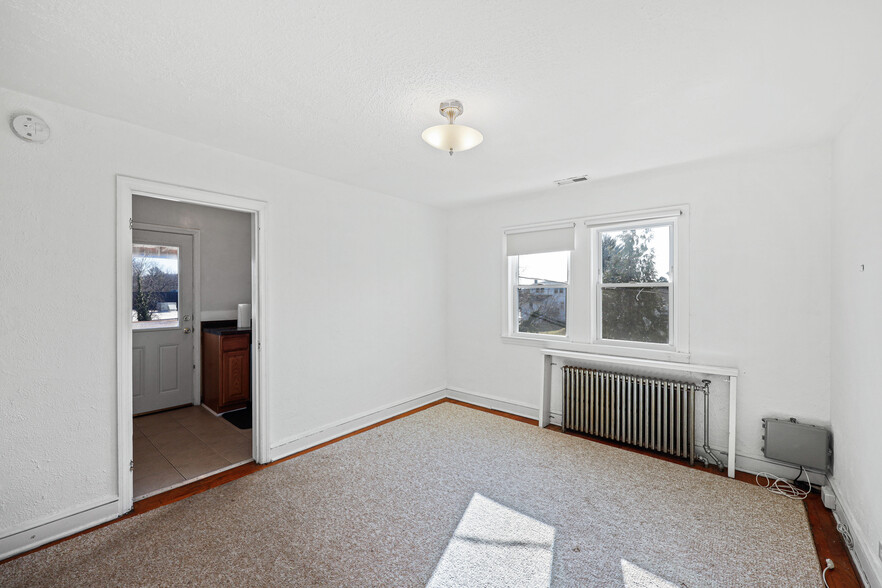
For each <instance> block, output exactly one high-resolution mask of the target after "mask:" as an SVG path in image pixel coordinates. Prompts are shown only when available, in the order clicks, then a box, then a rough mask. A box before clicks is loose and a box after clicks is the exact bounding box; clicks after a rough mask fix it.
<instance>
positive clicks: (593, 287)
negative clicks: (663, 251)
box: [502, 204, 689, 362]
mask: <svg viewBox="0 0 882 588" xmlns="http://www.w3.org/2000/svg"><path fill="white" fill-rule="evenodd" d="M554 222H555V223H556V224H561V223H565V222H574V223H576V233H575V249H574V250H573V251H571V252H570V256H569V266H568V282H567V334H566V336H557V335H536V334H532V333H519V332H518V331H517V298H516V296H517V290H516V285H517V256H512V257H508V256H507V254H506V251H505V237H504V235H503V247H502V254H503V265H502V267H503V268H504V269H503V272H502V273H503V288H504V290H503V292H504V295H503V298H504V304H503V309H502V310H503V317H502V340H503V342H505V343H513V344H519V345H531V346H542V345H545V346H547V345H548V342H549V341H555V342H557V343H556V344H555V347H557V348H559V349H561V350H565V351H585V352H590V353H599V354H604V355H617V356H622V357H634V358H641V359H657V360H662V361H674V362H688V361H689V206H688V205H685V204H684V205H678V206H672V207H666V208H654V209H646V210H638V211H632V212H624V213H615V214H607V215H600V216H591V217H581V218H574V219H565V220H563V221H554ZM550 224H552V223H541V224H534V225H519V226H514V227H506V228H505V229H504V232H510V231H520V230H531V229H534V230H539V229H540V228H541V227H543V226H548V225H550ZM661 225H671V227H672V230H671V256H670V260H671V281H670V285H669V286H668V287H669V288H670V296H669V299H668V304H669V329H670V341H669V343H668V344H660V343H640V342H637V341H619V340H615V339H602V338H601V337H600V327H601V322H600V319H601V316H600V309H599V306H600V298H599V293H600V284H599V277H600V275H599V272H600V256H601V251H600V247H599V239H600V236H599V233H600V232H602V231H607V230H610V229H617V228H634V227H644V226H661ZM580 268H585V269H584V270H581V269H580Z"/></svg>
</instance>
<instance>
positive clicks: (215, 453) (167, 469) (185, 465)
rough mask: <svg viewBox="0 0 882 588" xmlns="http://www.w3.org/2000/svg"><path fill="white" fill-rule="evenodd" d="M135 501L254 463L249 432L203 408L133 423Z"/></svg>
mask: <svg viewBox="0 0 882 588" xmlns="http://www.w3.org/2000/svg"><path fill="white" fill-rule="evenodd" d="M133 424H134V426H133V431H134V433H133V438H132V442H133V445H134V458H135V471H134V485H135V488H134V490H135V492H134V495H135V500H138V499H139V498H143V497H144V496H145V495H148V494H153V493H155V492H157V491H158V490H163V489H166V488H168V487H170V486H174V485H176V484H180V483H182V482H184V481H186V480H192V479H194V478H198V477H199V476H202V475H204V474H207V473H210V472H214V471H217V470H220V469H223V468H225V467H228V466H230V465H232V464H235V463H240V462H242V461H246V460H249V459H251V429H237V428H236V427H234V426H233V425H231V424H230V423H228V422H227V421H226V420H224V419H222V418H220V417H216V416H214V415H212V414H211V413H210V412H208V411H207V410H205V409H204V408H202V407H201V406H188V407H187V408H179V409H177V410H172V411H169V412H161V413H158V414H151V415H147V416H142V417H136V418H135V419H133Z"/></svg>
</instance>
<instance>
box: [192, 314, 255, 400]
mask: <svg viewBox="0 0 882 588" xmlns="http://www.w3.org/2000/svg"><path fill="white" fill-rule="evenodd" d="M250 399H251V331H247V330H245V331H243V330H237V329H224V328H219V329H206V330H204V331H202V404H204V405H205V406H207V407H208V408H210V409H211V410H213V411H214V412H216V413H221V412H228V411H231V410H236V409H239V408H244V407H245V405H246V404H247V403H248V401H249V400H250Z"/></svg>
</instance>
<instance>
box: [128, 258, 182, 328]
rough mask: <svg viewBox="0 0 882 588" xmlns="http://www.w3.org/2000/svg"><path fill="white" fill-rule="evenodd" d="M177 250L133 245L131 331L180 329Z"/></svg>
mask: <svg viewBox="0 0 882 588" xmlns="http://www.w3.org/2000/svg"><path fill="white" fill-rule="evenodd" d="M179 256H180V251H179V250H178V248H177V247H170V246H167V245H144V244H138V243H135V244H133V245H132V328H133V329H135V330H138V329H162V328H169V327H177V326H178V258H179Z"/></svg>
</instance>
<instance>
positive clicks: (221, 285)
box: [132, 196, 251, 312]
mask: <svg viewBox="0 0 882 588" xmlns="http://www.w3.org/2000/svg"><path fill="white" fill-rule="evenodd" d="M132 218H134V219H135V222H139V223H150V224H157V225H166V226H171V227H185V228H188V229H199V240H200V245H201V252H200V258H201V266H202V267H201V271H200V278H201V279H200V282H201V295H202V311H203V312H205V311H211V310H227V311H235V310H236V309H237V307H238V305H239V304H248V303H249V302H251V215H249V214H246V213H244V212H237V211H235V210H224V209H223V208H212V207H210V206H198V205H195V204H185V203H182V202H172V201H170V200H160V199H158V198H147V197H145V196H135V197H134V198H132Z"/></svg>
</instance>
